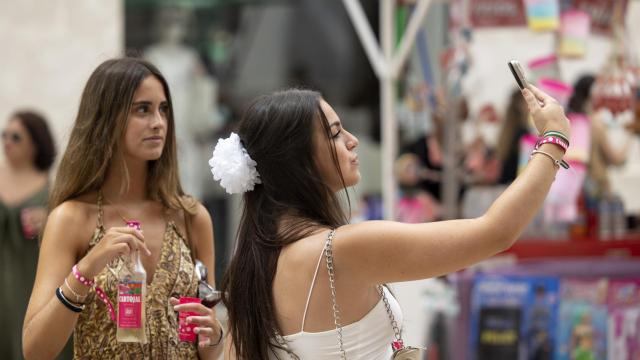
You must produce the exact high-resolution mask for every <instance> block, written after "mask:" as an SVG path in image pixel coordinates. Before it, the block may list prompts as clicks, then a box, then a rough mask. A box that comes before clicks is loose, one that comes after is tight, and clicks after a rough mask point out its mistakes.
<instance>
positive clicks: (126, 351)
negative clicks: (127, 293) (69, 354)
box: [73, 195, 198, 359]
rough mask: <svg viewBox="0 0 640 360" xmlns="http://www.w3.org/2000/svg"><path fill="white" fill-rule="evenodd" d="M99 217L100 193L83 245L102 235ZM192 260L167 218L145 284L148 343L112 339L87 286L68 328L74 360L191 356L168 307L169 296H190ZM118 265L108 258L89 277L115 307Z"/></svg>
mask: <svg viewBox="0 0 640 360" xmlns="http://www.w3.org/2000/svg"><path fill="white" fill-rule="evenodd" d="M102 218H103V209H102V197H101V196H100V195H98V226H97V228H96V230H95V232H94V234H93V236H92V238H91V241H90V243H89V249H91V248H93V246H95V245H96V244H97V243H98V242H99V241H100V240H101V239H102V238H103V236H104V234H105V231H106V230H105V228H104V226H103V220H102ZM193 263H194V262H193V259H192V257H191V251H190V249H189V246H188V245H187V241H186V239H185V237H184V236H183V235H182V234H181V233H180V231H179V230H178V228H177V227H176V225H175V223H174V222H173V221H167V223H166V228H165V231H164V237H163V242H162V250H161V254H160V261H159V262H158V265H157V267H156V271H155V274H154V276H153V279H152V282H151V284H147V295H146V298H145V301H146V308H145V312H146V324H145V326H146V328H147V340H148V343H147V344H139V343H118V342H117V341H116V323H115V322H114V321H112V320H111V318H110V317H109V312H108V310H107V307H106V306H105V304H104V303H103V302H102V301H100V299H98V298H97V297H96V294H95V291H94V290H91V292H90V293H89V295H88V296H87V300H86V304H87V305H86V307H85V309H84V311H82V313H80V317H79V318H78V322H77V323H76V327H75V330H74V337H73V340H74V348H73V353H74V359H197V358H198V349H197V345H196V344H193V343H187V342H181V341H180V340H179V339H178V319H177V313H176V312H175V311H174V310H173V307H172V306H171V305H169V297H171V296H175V297H180V296H196V292H197V288H198V281H197V276H196V273H195V269H194V265H193ZM122 264H123V261H122V259H121V258H117V259H114V260H113V261H112V262H110V263H109V264H108V265H107V266H106V267H105V269H104V270H102V272H100V274H98V276H96V278H95V279H96V284H97V285H98V286H100V287H101V288H102V289H103V290H104V291H105V292H106V294H107V295H108V297H109V300H110V301H111V303H112V304H113V306H114V308H116V309H117V283H118V276H117V274H118V271H119V269H120V267H121V266H122Z"/></svg>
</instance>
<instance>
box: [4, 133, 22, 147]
mask: <svg viewBox="0 0 640 360" xmlns="http://www.w3.org/2000/svg"><path fill="white" fill-rule="evenodd" d="M9 140H11V141H13V142H14V143H16V144H17V143H19V142H20V141H22V135H20V134H18V133H17V132H13V131H3V132H2V141H9Z"/></svg>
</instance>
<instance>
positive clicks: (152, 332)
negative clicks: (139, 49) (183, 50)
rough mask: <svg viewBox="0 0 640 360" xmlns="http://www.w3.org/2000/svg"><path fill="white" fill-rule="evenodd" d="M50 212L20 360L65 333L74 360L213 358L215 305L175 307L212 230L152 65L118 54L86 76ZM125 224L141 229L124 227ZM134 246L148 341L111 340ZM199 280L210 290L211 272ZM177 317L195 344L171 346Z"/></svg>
mask: <svg viewBox="0 0 640 360" xmlns="http://www.w3.org/2000/svg"><path fill="white" fill-rule="evenodd" d="M49 207H50V208H51V209H52V210H51V213H50V215H49V218H48V221H47V224H46V226H45V229H44V234H43V237H42V246H41V251H40V257H39V260H38V271H37V275H36V280H35V284H34V287H33V292H32V294H31V299H30V302H29V307H28V309H27V313H26V316H25V321H24V327H23V331H22V339H23V351H24V355H25V358H27V359H51V358H53V357H55V356H56V355H57V354H58V353H59V352H60V350H61V349H62V347H63V346H64V344H65V343H66V342H67V341H68V339H69V337H70V336H71V334H72V333H73V337H74V341H73V344H74V358H77V359H125V358H126V359H198V358H199V359H217V358H218V356H219V354H220V353H221V351H222V346H221V344H222V340H223V335H222V327H221V325H220V322H219V321H218V320H217V318H216V312H215V310H214V309H210V308H207V307H205V306H204V305H202V304H200V303H190V304H181V305H177V303H178V300H177V299H176V298H177V297H182V296H184V297H195V296H197V289H198V281H199V276H198V275H197V274H196V269H195V264H194V262H195V260H196V259H198V260H200V261H202V263H203V264H205V266H206V267H207V268H208V269H213V268H214V254H213V228H212V223H211V217H210V215H209V213H208V212H207V211H206V210H205V208H204V207H203V206H202V205H201V204H200V203H198V202H197V201H196V200H194V199H193V197H190V196H188V195H186V194H185V193H184V192H183V190H182V187H181V185H180V180H179V176H178V160H177V155H176V136H175V124H174V117H173V109H172V103H171V96H170V92H169V86H168V85H167V82H166V80H165V78H164V77H163V76H162V74H161V73H160V72H159V71H158V69H157V68H156V67H155V66H153V65H152V64H150V63H148V62H147V61H144V60H141V59H135V58H120V59H112V60H107V61H105V62H103V63H102V64H101V65H99V66H98V67H97V68H96V69H95V70H94V72H93V73H92V74H91V76H90V77H89V80H88V81H87V84H86V86H85V89H84V91H83V93H82V98H81V100H80V106H79V109H78V115H77V117H76V121H75V124H74V127H73V129H72V131H71V135H70V137H69V145H68V146H67V149H66V151H65V153H64V155H63V157H62V160H61V162H60V167H59V170H58V173H57V176H56V179H55V183H54V186H53V188H52V191H51V196H50V200H49ZM133 219H135V220H137V221H139V222H140V224H141V227H142V231H144V234H143V233H142V231H139V230H136V229H134V228H132V227H129V226H127V224H128V223H129V222H130V221H131V220H133ZM132 251H140V260H141V262H142V265H143V266H144V268H145V270H146V273H147V294H146V297H145V299H144V301H145V304H146V305H145V315H144V317H143V318H146V320H145V329H146V332H147V342H146V343H145V344H140V343H123V342H118V341H117V340H116V321H114V320H115V314H114V313H113V312H112V311H111V310H112V308H111V307H108V306H107V305H106V304H107V303H111V304H112V305H113V304H115V306H117V304H118V301H117V293H118V290H117V285H118V283H119V276H118V274H119V269H121V268H122V266H123V263H124V261H125V260H124V259H125V257H127V256H129V255H130V253H131V252H132ZM82 279H88V280H92V281H94V282H95V287H93V286H91V284H90V283H87V282H86V281H83V280H82ZM206 281H207V283H209V284H214V273H213V271H209V272H208V277H207V279H206ZM98 288H101V289H103V290H104V293H105V294H106V298H107V301H106V302H104V303H103V301H101V299H100V296H98ZM176 311H190V312H193V313H196V314H198V315H197V316H189V317H187V322H190V323H193V324H196V327H195V329H194V331H195V332H196V333H197V334H198V339H197V341H196V342H195V343H190V342H182V341H180V340H179V335H178V319H177V313H176Z"/></svg>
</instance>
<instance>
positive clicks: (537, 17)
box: [525, 0, 560, 31]
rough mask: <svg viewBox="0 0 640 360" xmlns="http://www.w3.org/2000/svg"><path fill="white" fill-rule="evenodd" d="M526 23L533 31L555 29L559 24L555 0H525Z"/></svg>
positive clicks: (558, 8)
mask: <svg viewBox="0 0 640 360" xmlns="http://www.w3.org/2000/svg"><path fill="white" fill-rule="evenodd" d="M525 2H526V4H527V23H528V24H529V28H530V29H531V30H535V31H547V30H556V29H557V28H558V25H559V24H560V17H559V16H560V6H559V4H558V1H557V0H526V1H525Z"/></svg>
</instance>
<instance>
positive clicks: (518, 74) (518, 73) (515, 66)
mask: <svg viewBox="0 0 640 360" xmlns="http://www.w3.org/2000/svg"><path fill="white" fill-rule="evenodd" d="M508 65H509V70H511V73H512V74H513V77H514V78H515V79H516V82H517V83H518V87H520V90H524V88H526V87H528V86H529V83H528V82H527V79H526V78H525V77H524V71H523V70H522V66H521V65H520V62H518V60H511V61H509V63H508Z"/></svg>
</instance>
